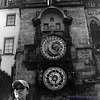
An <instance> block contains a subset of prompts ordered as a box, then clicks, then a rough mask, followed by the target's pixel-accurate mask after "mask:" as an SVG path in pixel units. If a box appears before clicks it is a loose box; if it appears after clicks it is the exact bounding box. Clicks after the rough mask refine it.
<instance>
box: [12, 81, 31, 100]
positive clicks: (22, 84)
mask: <svg viewBox="0 0 100 100" xmlns="http://www.w3.org/2000/svg"><path fill="white" fill-rule="evenodd" d="M12 87H13V89H14V97H15V99H14V100H28V97H27V96H28V94H29V84H28V83H27V82H26V81H25V80H15V81H14V82H13V83H12Z"/></svg>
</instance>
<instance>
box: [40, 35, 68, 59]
mask: <svg viewBox="0 0 100 100" xmlns="http://www.w3.org/2000/svg"><path fill="white" fill-rule="evenodd" d="M65 52H66V44H65V42H64V40H63V39H62V38H60V37H58V36H55V35H52V36H47V37H45V38H43V39H42V41H41V53H42V55H43V56H44V57H45V58H47V59H50V60H57V59H60V58H61V57H62V56H63V55H64V54H65Z"/></svg>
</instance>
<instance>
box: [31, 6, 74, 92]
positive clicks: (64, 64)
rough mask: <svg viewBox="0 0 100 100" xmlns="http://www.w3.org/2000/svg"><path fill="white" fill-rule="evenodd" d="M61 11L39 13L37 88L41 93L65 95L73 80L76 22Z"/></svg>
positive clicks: (49, 9)
mask: <svg viewBox="0 0 100 100" xmlns="http://www.w3.org/2000/svg"><path fill="white" fill-rule="evenodd" d="M65 12H66V11H63V10H61V9H59V8H57V7H54V6H49V7H47V8H45V9H43V10H42V11H41V12H39V11H37V13H38V14H37V17H36V18H34V19H33V20H32V21H33V26H34V27H35V28H36V35H35V42H34V43H35V44H36V48H37V49H36V50H37V51H36V52H37V58H36V59H38V60H37V66H36V67H37V77H36V79H37V81H36V82H37V83H36V84H37V87H38V89H40V91H42V90H44V91H46V92H47V91H53V92H54V91H62V90H65V89H67V87H68V85H69V83H70V81H71V80H72V79H73V75H72V73H73V65H72V58H71V49H70V48H71V36H70V31H69V28H70V25H71V22H72V18H71V17H69V16H67V14H66V13H65Z"/></svg>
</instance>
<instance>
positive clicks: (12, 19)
mask: <svg viewBox="0 0 100 100" xmlns="http://www.w3.org/2000/svg"><path fill="white" fill-rule="evenodd" d="M15 17H16V16H15V14H10V15H7V21H6V25H7V26H14V25H15Z"/></svg>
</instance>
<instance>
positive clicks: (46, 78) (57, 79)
mask: <svg viewBox="0 0 100 100" xmlns="http://www.w3.org/2000/svg"><path fill="white" fill-rule="evenodd" d="M66 81H67V76H66V73H65V71H64V70H63V69H61V68H59V67H51V68H48V69H47V70H46V71H45V72H44V74H43V83H44V85H45V86H46V87H47V88H48V89H50V90H59V89H61V88H63V87H64V86H65V84H66Z"/></svg>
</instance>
